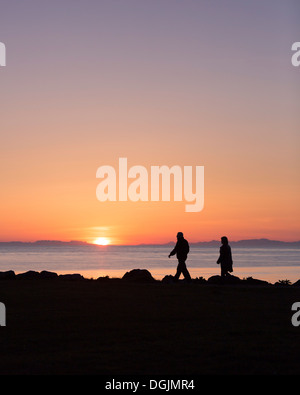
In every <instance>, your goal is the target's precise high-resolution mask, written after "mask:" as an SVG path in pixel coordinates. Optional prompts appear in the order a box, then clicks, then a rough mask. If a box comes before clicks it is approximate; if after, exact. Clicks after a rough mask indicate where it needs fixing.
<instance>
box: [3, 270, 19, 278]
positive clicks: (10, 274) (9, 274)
mask: <svg viewBox="0 0 300 395" xmlns="http://www.w3.org/2000/svg"><path fill="white" fill-rule="evenodd" d="M15 278H16V274H15V272H14V271H13V270H8V271H6V272H0V280H12V279H15Z"/></svg>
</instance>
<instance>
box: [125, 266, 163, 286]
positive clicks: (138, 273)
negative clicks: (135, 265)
mask: <svg viewBox="0 0 300 395" xmlns="http://www.w3.org/2000/svg"><path fill="white" fill-rule="evenodd" d="M122 280H125V281H132V282H143V283H151V282H155V281H156V280H155V279H154V278H153V277H152V275H151V273H150V272H149V271H148V270H146V269H133V270H131V271H130V272H126V273H125V274H124V276H123V277H122Z"/></svg>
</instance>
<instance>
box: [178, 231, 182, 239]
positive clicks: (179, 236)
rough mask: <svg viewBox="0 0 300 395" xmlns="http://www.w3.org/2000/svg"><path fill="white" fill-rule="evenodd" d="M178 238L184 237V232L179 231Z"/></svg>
mask: <svg viewBox="0 0 300 395" xmlns="http://www.w3.org/2000/svg"><path fill="white" fill-rule="evenodd" d="M177 239H178V240H179V239H183V233H182V232H178V233H177Z"/></svg>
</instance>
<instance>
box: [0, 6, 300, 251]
mask: <svg viewBox="0 0 300 395" xmlns="http://www.w3.org/2000/svg"><path fill="white" fill-rule="evenodd" d="M299 18H300V2H299V1H298V0H295V1H291V0H285V1H282V0H254V1H253V0H252V1H238V0H226V1H216V0H210V1H209V0H207V1H202V0H184V1H183V0H182V1H179V0H119V1H117V0H97V1H96V0H72V1H71V0H52V1H41V0H25V1H20V0H0V42H3V43H5V45H6V51H7V59H6V67H0V92H1V94H0V130H1V145H0V158H1V159H0V163H1V166H0V180H1V195H0V203H1V205H0V210H1V211H0V224H1V227H0V241H12V240H22V241H35V240H41V239H43V240H44V239H50V240H53V239H55V240H65V241H69V240H83V241H88V242H93V241H94V240H95V239H97V238H100V237H102V238H106V239H108V240H109V241H110V243H112V244H127V243H128V244H138V243H165V242H168V241H171V240H174V239H175V237H176V233H177V232H178V231H182V232H183V233H184V235H185V236H186V238H187V239H188V240H189V241H191V242H196V241H206V240H211V239H219V238H220V237H221V236H223V235H227V236H228V238H229V239H230V240H239V239H248V238H270V239H276V240H286V241H294V240H299V239H300V232H299V230H300V229H299V226H300V209H299V197H300V184H299V171H300V159H299V146H300V145H299V143H300V138H299V136H300V134H299V114H300V100H299V99H300V97H299V96H300V93H299V92H300V67H294V66H293V65H292V63H291V57H292V54H293V53H292V51H291V46H292V44H293V43H294V42H296V41H300V24H299ZM120 157H126V158H127V159H128V166H129V167H131V166H134V165H141V166H145V167H146V168H147V169H150V167H151V166H155V165H160V166H161V165H167V166H169V167H171V166H173V165H179V166H181V167H182V168H183V166H193V167H194V168H195V166H204V169H205V188H204V193H205V203H204V209H203V211H201V212H198V213H189V212H185V204H186V202H185V201H182V202H174V201H171V202H151V201H148V202H130V201H127V202H118V201H117V202H99V201H98V200H97V198H96V187H97V185H98V183H99V180H97V179H96V171H97V169H98V167H99V166H102V165H110V166H113V167H114V168H115V169H116V170H117V169H118V160H119V158H120Z"/></svg>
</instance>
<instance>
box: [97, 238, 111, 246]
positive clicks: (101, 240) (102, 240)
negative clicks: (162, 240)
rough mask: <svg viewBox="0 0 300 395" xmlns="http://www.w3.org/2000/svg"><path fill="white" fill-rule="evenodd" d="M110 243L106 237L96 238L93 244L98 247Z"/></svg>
mask: <svg viewBox="0 0 300 395" xmlns="http://www.w3.org/2000/svg"><path fill="white" fill-rule="evenodd" d="M109 243H110V241H109V239H107V238H106V237H98V238H97V239H96V240H95V241H94V244H97V245H99V246H106V245H108V244H109Z"/></svg>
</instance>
